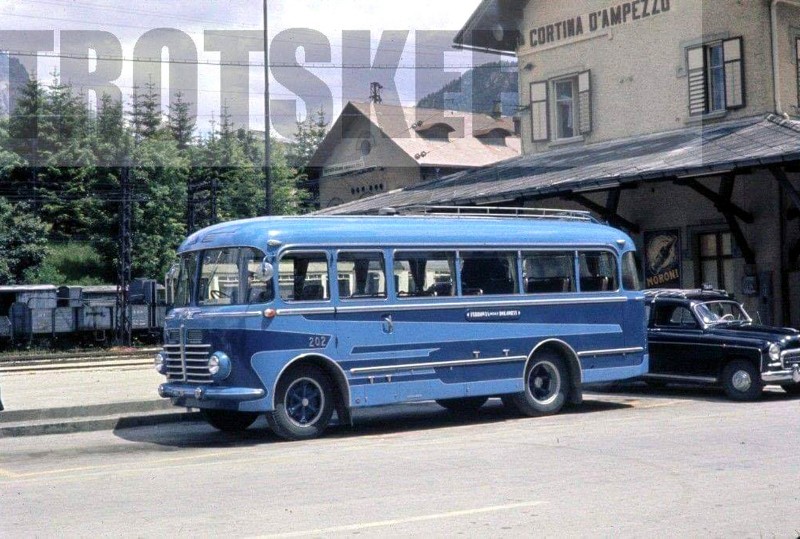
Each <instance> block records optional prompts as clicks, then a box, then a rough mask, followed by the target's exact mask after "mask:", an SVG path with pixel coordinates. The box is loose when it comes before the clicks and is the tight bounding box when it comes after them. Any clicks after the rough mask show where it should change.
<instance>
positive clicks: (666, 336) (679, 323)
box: [648, 300, 704, 376]
mask: <svg viewBox="0 0 800 539" xmlns="http://www.w3.org/2000/svg"><path fill="white" fill-rule="evenodd" d="M652 309H653V314H652V316H651V324H650V329H649V330H648V341H649V348H650V374H665V375H674V376H699V375H702V373H703V370H704V369H703V363H704V359H703V354H704V351H703V350H702V348H703V347H702V346H698V343H699V342H701V340H702V336H703V329H702V327H701V325H700V323H699V322H698V321H697V319H696V318H695V316H694V313H693V312H692V311H691V309H690V308H689V305H688V304H686V303H681V302H674V301H663V300H662V301H659V300H656V301H655V302H654V303H653V307H652Z"/></svg>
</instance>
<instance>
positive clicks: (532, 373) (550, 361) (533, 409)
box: [504, 352, 570, 417]
mask: <svg viewBox="0 0 800 539" xmlns="http://www.w3.org/2000/svg"><path fill="white" fill-rule="evenodd" d="M524 382H525V391H523V392H522V393H516V394H514V395H510V396H509V400H510V401H511V402H512V403H513V409H515V410H516V411H518V412H519V413H521V414H522V415H526V416H529V417H536V416H542V415H551V414H556V413H558V412H559V411H560V410H561V408H563V406H564V403H565V402H566V401H567V394H568V393H569V385H570V384H569V371H568V370H567V367H566V365H565V364H564V359H563V358H562V357H561V356H560V355H558V354H556V353H552V352H545V353H542V354H537V355H536V356H534V357H533V359H531V360H530V361H529V362H528V366H527V367H526V369H525V380H524ZM504 402H505V401H504Z"/></svg>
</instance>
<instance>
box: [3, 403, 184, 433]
mask: <svg viewBox="0 0 800 539" xmlns="http://www.w3.org/2000/svg"><path fill="white" fill-rule="evenodd" d="M164 410H175V406H173V405H172V403H171V402H170V401H169V400H167V399H158V400H151V401H137V402H117V403H112V404H93V405H87V406H68V407H63V408H41V409H34V410H7V411H5V412H2V413H0V426H2V425H3V424H8V423H21V422H23V421H44V420H54V419H76V420H77V419H85V418H90V417H100V416H110V415H120V416H122V415H126V414H143V413H149V412H160V411H164Z"/></svg>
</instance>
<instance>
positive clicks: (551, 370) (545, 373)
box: [528, 361, 561, 404]
mask: <svg viewBox="0 0 800 539" xmlns="http://www.w3.org/2000/svg"><path fill="white" fill-rule="evenodd" d="M560 390H561V375H560V374H559V372H558V369H557V368H556V366H555V365H553V364H552V363H550V362H549V361H543V362H541V363H537V364H536V365H534V366H533V368H532V369H531V372H530V374H528V391H530V394H531V396H532V397H533V399H534V400H535V401H536V402H539V403H540V404H548V403H549V402H551V401H552V400H553V399H555V398H556V396H557V395H558V392H559V391H560Z"/></svg>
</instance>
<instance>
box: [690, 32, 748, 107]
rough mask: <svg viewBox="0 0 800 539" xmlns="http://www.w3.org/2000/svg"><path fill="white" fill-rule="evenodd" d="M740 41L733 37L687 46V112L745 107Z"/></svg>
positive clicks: (742, 58) (742, 57) (741, 46)
mask: <svg viewBox="0 0 800 539" xmlns="http://www.w3.org/2000/svg"><path fill="white" fill-rule="evenodd" d="M742 43H743V42H742V38H735V39H727V40H724V41H716V42H713V43H705V44H703V45H699V46H697V47H691V48H689V49H687V51H686V54H687V65H688V68H689V114H690V115H692V116H699V115H703V114H710V113H713V112H722V111H726V110H732V109H738V108H742V107H744V106H745V98H744V55H743V53H742V50H743V45H742Z"/></svg>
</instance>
